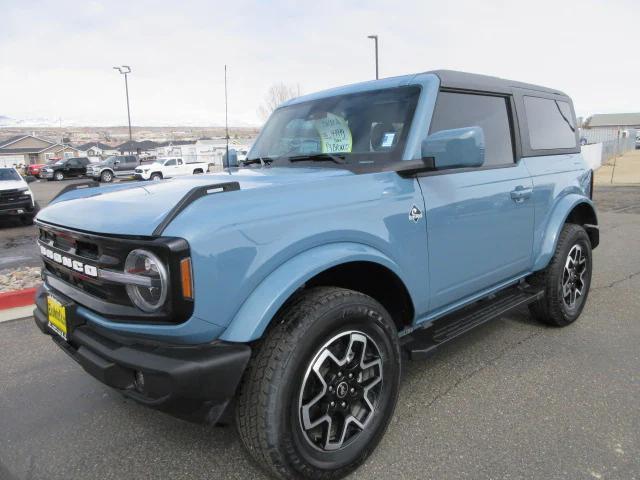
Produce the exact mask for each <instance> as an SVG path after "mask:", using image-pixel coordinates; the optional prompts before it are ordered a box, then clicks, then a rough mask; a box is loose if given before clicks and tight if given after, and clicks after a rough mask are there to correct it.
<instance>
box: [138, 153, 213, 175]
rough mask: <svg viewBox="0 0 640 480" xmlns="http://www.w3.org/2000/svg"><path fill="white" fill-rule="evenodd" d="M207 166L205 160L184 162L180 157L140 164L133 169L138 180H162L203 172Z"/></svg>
mask: <svg viewBox="0 0 640 480" xmlns="http://www.w3.org/2000/svg"><path fill="white" fill-rule="evenodd" d="M208 168H209V165H208V164H207V163H205V162H195V163H186V162H183V161H182V159H181V158H169V159H162V160H156V161H155V162H153V163H150V164H147V165H140V166H139V167H137V168H136V169H135V178H136V179H138V180H162V179H163V178H173V177H180V176H182V175H196V174H198V173H204V172H206V171H207V170H208Z"/></svg>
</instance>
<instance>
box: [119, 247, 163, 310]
mask: <svg viewBox="0 0 640 480" xmlns="http://www.w3.org/2000/svg"><path fill="white" fill-rule="evenodd" d="M124 271H125V273H129V274H132V275H138V276H140V277H147V278H148V279H149V280H148V281H146V283H147V285H138V284H137V283H138V282H136V284H135V285H133V284H130V285H127V294H128V295H129V298H130V299H131V301H132V302H133V303H134V305H135V306H136V307H138V308H139V309H140V310H142V311H144V312H154V311H156V310H158V309H159V308H160V307H162V305H164V302H165V300H166V299H167V291H168V289H169V285H168V283H169V277H168V275H167V269H166V268H165V266H164V264H163V263H162V262H161V261H160V259H159V258H158V257H157V256H156V255H154V254H153V253H151V252H148V251H146V250H133V251H132V252H131V253H129V255H127V259H126V260H125V262H124Z"/></svg>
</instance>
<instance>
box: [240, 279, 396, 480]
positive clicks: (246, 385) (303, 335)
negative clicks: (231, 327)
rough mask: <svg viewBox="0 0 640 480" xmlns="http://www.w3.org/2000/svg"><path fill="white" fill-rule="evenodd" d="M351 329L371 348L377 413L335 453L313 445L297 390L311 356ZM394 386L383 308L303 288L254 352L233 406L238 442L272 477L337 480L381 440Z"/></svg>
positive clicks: (391, 342)
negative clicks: (376, 366)
mask: <svg viewBox="0 0 640 480" xmlns="http://www.w3.org/2000/svg"><path fill="white" fill-rule="evenodd" d="M354 330H355V331H357V332H363V333H365V334H366V335H367V336H368V337H369V338H370V339H372V340H373V342H372V343H373V344H376V343H377V345H376V346H379V348H378V350H379V352H380V356H379V358H380V359H381V360H382V361H381V365H382V367H381V369H380V371H381V376H382V381H381V385H382V387H381V389H380V390H379V394H378V395H379V396H378V397H376V398H377V400H376V406H377V409H374V410H373V413H371V420H370V422H369V423H368V425H367V427H366V428H365V429H364V430H361V431H360V432H359V433H358V436H355V437H353V438H352V440H353V441H351V442H350V443H345V445H344V446H343V447H342V448H341V449H339V450H332V451H326V450H322V449H318V448H314V446H313V445H312V443H311V441H310V440H309V437H306V436H305V432H304V429H303V426H302V424H301V420H300V417H299V412H300V410H299V409H300V407H301V403H300V402H301V401H302V393H301V389H302V388H303V385H305V383H304V382H306V378H307V377H306V375H308V372H309V369H310V368H311V367H310V365H312V363H313V362H314V361H315V359H317V358H318V357H317V354H318V352H319V351H321V349H322V348H324V347H326V345H327V342H330V341H331V339H334V338H336V336H338V337H340V335H345V334H348V333H346V332H353V331H354ZM319 349H320V350H319ZM340 368H342V367H340ZM305 372H306V374H305ZM399 381H400V347H399V343H398V337H397V329H396V326H395V325H394V323H393V320H392V319H391V316H390V315H389V313H388V312H387V311H386V310H385V309H384V307H382V305H380V304H379V303H378V302H377V301H375V300H374V299H372V298H371V297H369V296H367V295H364V294H362V293H359V292H354V291H352V290H346V289H343V288H335V287H315V288H311V289H308V290H306V291H303V292H302V293H300V294H299V295H298V296H297V297H296V298H295V299H294V300H292V301H291V302H290V303H289V305H288V306H286V307H285V308H284V309H283V311H282V313H281V314H280V315H279V317H278V318H277V319H275V320H274V322H273V325H272V327H271V328H270V330H269V331H268V332H267V333H266V334H265V337H264V339H263V340H262V341H261V342H260V344H259V345H258V346H257V348H255V349H254V352H253V356H252V359H251V361H250V363H249V366H248V368H247V371H246V372H245V376H244V378H243V382H242V384H241V386H240V392H239V396H238V402H237V405H236V412H235V413H236V425H237V428H238V431H239V433H240V438H241V439H242V442H243V443H244V445H245V447H246V448H247V450H248V451H249V453H250V454H251V455H252V456H253V458H254V459H255V460H256V461H257V462H258V463H260V464H261V465H262V466H263V467H266V468H267V469H268V471H270V473H272V474H274V475H276V476H277V477H278V478H286V479H322V480H329V479H338V478H342V477H344V476H345V475H347V474H349V473H350V472H352V471H353V470H355V469H356V468H357V467H358V466H359V465H360V464H362V462H364V460H365V459H366V458H367V457H368V456H369V454H370V453H371V452H372V451H373V450H374V449H375V447H376V445H377V444H378V442H379V441H380V439H381V438H382V436H383V434H384V432H385V430H386V428H387V426H388V424H389V421H390V420H391V417H392V415H393V411H394V409H395V405H396V401H397V397H398V390H399ZM335 391H336V392H337V389H336V390H335Z"/></svg>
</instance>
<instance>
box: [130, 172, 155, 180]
mask: <svg viewBox="0 0 640 480" xmlns="http://www.w3.org/2000/svg"><path fill="white" fill-rule="evenodd" d="M150 177H151V175H149V174H148V173H141V172H134V174H133V178H135V179H136V180H149V178H150Z"/></svg>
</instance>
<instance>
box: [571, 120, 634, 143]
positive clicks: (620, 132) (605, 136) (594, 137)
mask: <svg viewBox="0 0 640 480" xmlns="http://www.w3.org/2000/svg"><path fill="white" fill-rule="evenodd" d="M639 129H640V113H599V114H595V115H592V116H591V117H589V118H587V119H586V120H585V121H584V123H583V126H582V130H581V131H580V135H581V137H582V138H584V139H585V140H586V141H587V142H588V143H599V142H606V141H613V140H616V141H618V139H620V140H621V141H625V142H630V141H635V138H636V134H637V131H638V130H639Z"/></svg>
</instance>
